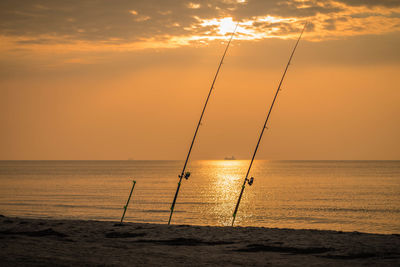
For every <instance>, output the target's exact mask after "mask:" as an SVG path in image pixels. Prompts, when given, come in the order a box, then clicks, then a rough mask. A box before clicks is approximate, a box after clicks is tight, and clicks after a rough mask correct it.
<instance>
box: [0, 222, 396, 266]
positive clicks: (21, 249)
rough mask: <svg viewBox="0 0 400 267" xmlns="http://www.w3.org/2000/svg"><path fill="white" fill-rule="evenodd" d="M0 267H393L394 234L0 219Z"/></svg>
mask: <svg viewBox="0 0 400 267" xmlns="http://www.w3.org/2000/svg"><path fill="white" fill-rule="evenodd" d="M0 222H1V223H0V240H1V242H0V244H1V245H0V246H1V249H0V259H1V260H0V264H1V266H50V265H51V266H54V265H57V266H77V265H78V266H98V265H102V266H187V265H195V266H203V265H210V266H217V265H218V266H221V265H222V266H231V265H246V266H268V265H270V266H299V265H303V266H322V265H324V266H365V265H366V266H399V264H400V235H381V234H367V233H359V232H338V231H319V230H293V229H276V228H271V229H270V228H260V227H209V226H189V225H171V226H168V225H163V224H143V223H140V224H139V223H124V225H120V224H119V223H118V222H110V221H83V220H47V219H22V218H10V217H5V216H1V217H0Z"/></svg>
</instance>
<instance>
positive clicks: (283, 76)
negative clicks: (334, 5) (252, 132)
mask: <svg viewBox="0 0 400 267" xmlns="http://www.w3.org/2000/svg"><path fill="white" fill-rule="evenodd" d="M306 26H307V22H306V23H305V24H304V27H303V30H302V31H301V33H300V36H299V38H298V39H297V42H296V45H295V46H294V48H293V51H292V54H291V55H290V57H289V61H288V63H287V65H286V68H285V71H284V72H283V75H282V78H281V81H280V82H279V85H278V89H277V90H276V93H275V97H274V99H273V100H272V104H271V106H270V108H269V111H268V115H267V118H266V120H265V122H264V125H263V127H262V129H261V133H260V137H259V138H258V142H257V145H256V148H255V149H254V153H253V157H252V158H251V161H250V165H249V168H248V169H247V173H246V177H245V179H244V182H243V185H242V190H241V191H240V194H239V198H238V201H237V203H236V207H235V211H234V212H233V215H232V217H233V218H232V226H233V224H234V223H235V219H236V214H237V212H238V209H239V204H240V200H241V199H242V196H243V191H244V188H245V187H246V183H248V184H249V185H250V186H251V185H252V184H253V181H254V177H251V178H250V179H249V178H248V177H249V173H250V170H251V166H252V165H253V161H254V158H255V156H256V153H257V150H258V146H259V145H260V141H261V138H262V136H263V134H264V130H265V129H266V128H267V123H268V119H269V116H270V115H271V111H272V108H273V107H274V104H275V100H276V98H277V96H278V93H279V91H280V90H281V85H282V82H283V80H284V79H285V76H286V72H287V70H288V68H289V65H290V61H291V60H292V57H293V55H294V52H295V51H296V48H297V45H298V44H299V41H300V39H301V36H302V35H303V32H304V29H305V28H306Z"/></svg>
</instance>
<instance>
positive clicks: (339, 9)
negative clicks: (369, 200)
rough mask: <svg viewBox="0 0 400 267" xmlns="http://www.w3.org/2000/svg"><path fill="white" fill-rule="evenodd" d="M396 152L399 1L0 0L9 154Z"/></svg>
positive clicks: (1, 156) (336, 155) (326, 155)
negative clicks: (194, 138)
mask: <svg viewBox="0 0 400 267" xmlns="http://www.w3.org/2000/svg"><path fill="white" fill-rule="evenodd" d="M237 21H240V26H239V29H238V34H237V35H236V36H235V38H234V40H233V43H232V46H231V48H230V50H229V52H228V55H227V58H226V60H225V64H224V65H223V68H222V71H221V73H220V76H219V79H218V81H217V83H216V88H215V91H214V93H213V95H212V97H211V100H210V103H209V106H208V108H207V110H206V114H205V118H204V122H203V126H202V127H201V129H200V133H199V136H198V139H197V141H196V145H195V148H194V150H193V154H192V158H193V159H221V158H223V157H225V156H230V155H234V156H235V157H236V158H241V159H247V158H249V157H250V156H251V153H252V151H253V149H254V146H255V144H256V141H257V138H258V135H259V131H260V127H261V126H262V124H263V122H264V119H265V115H266V112H267V110H268V108H269V105H270V103H271V101H272V97H273V94H274V92H275V89H276V86H277V84H278V81H279V79H280V76H281V75H282V71H283V69H284V67H285V64H286V62H287V59H288V57H289V54H290V51H291V49H292V47H293V45H294V43H295V38H296V37H297V35H298V34H299V32H300V30H301V27H302V25H303V24H304V22H305V21H309V22H310V25H309V27H308V28H307V30H306V32H305V34H304V37H303V40H302V41H301V42H300V45H299V47H298V50H297V52H296V55H295V57H294V59H293V64H292V65H291V67H290V68H289V72H288V74H287V77H286V80H285V82H284V85H283V91H282V92H281V94H280V95H279V97H278V102H277V104H276V106H275V109H274V110H273V113H272V117H271V120H270V123H269V130H268V131H267V132H266V133H265V135H264V138H263V141H262V144H261V148H260V150H259V152H258V155H257V158H258V159H394V160H399V159H400V142H399V136H400V126H399V125H400V119H399V118H400V105H399V104H400V90H399V89H400V88H399V84H400V75H399V74H400V53H399V48H398V47H400V2H398V1H391V0H382V1H373V0H371V1H361V0H338V1H330V0H326V1H282V0H273V1H262V0H247V1H236V0H235V1H234V0H230V1H229V0H214V1H183V0H148V1H122V0H121V1H107V0H103V1H97V2H94V1H76V2H75V3H74V1H68V4H67V3H66V2H63V3H59V1H50V0H48V1H37V0H30V1H2V2H1V3H0V40H1V41H0V125H1V132H0V148H1V149H0V160H8V159H32V160H34V159H128V158H133V159H180V160H182V159H184V157H185V155H186V152H187V149H188V146H189V144H190V141H191V138H192V135H193V131H194V128H195V126H196V122H197V120H198V117H199V115H200V112H201V108H202V105H203V104H204V100H205V97H206V95H207V93H208V90H209V86H210V84H211V80H212V78H213V75H214V74H215V71H216V68H217V65H218V62H219V59H220V57H221V55H222V52H223V50H224V48H225V44H226V40H227V39H228V37H229V33H230V31H231V30H232V29H233V28H234V25H235V23H236V22H237Z"/></svg>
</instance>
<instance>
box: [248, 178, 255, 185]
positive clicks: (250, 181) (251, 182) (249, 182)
mask: <svg viewBox="0 0 400 267" xmlns="http://www.w3.org/2000/svg"><path fill="white" fill-rule="evenodd" d="M246 182H247V183H248V184H249V185H250V186H251V185H252V184H253V182H254V177H251V178H250V179H247V178H246Z"/></svg>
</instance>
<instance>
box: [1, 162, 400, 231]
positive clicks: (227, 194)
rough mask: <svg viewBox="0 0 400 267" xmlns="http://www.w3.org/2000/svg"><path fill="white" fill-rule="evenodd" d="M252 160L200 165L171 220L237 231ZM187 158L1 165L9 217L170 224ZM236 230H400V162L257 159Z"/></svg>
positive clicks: (184, 187) (186, 183) (186, 184)
mask: <svg viewBox="0 0 400 267" xmlns="http://www.w3.org/2000/svg"><path fill="white" fill-rule="evenodd" d="M247 166H248V161H239V160H231V161H193V162H191V163H190V166H189V168H188V170H189V171H191V173H192V175H191V177H190V178H189V180H188V181H186V180H184V181H183V184H182V187H181V191H180V195H179V198H178V202H177V205H176V207H175V213H174V217H173V219H172V223H174V224H196V225H229V224H230V222H231V219H232V211H233V209H234V206H235V203H236V200H237V197H238V193H239V190H240V187H241V184H242V182H243V177H244V174H245V172H246V170H247ZM181 167H182V162H180V161H0V214H4V215H7V216H22V217H36V218H37V217H40V218H68V219H72V218H74V219H75V218H79V219H95V220H119V219H120V217H121V215H122V211H123V206H124V204H125V202H126V199H127V197H128V195H129V191H130V188H131V185H132V179H135V180H136V181H137V184H136V187H135V190H134V193H133V198H132V202H131V204H130V207H129V209H128V212H127V214H126V219H125V220H126V221H132V222H154V223H166V222H167V221H168V217H169V208H170V205H171V201H172V199H173V196H174V193H175V189H176V186H177V182H178V177H177V174H178V173H179V172H180V170H181ZM252 176H254V177H255V182H254V184H253V186H251V187H249V186H247V187H246V190H245V193H244V197H243V199H242V202H241V206H240V209H239V213H238V215H237V219H236V225H241V226H265V227H279V228H312V229H331V230H343V231H362V232H371V233H400V161H256V162H255V163H254V166H253V169H252Z"/></svg>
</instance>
